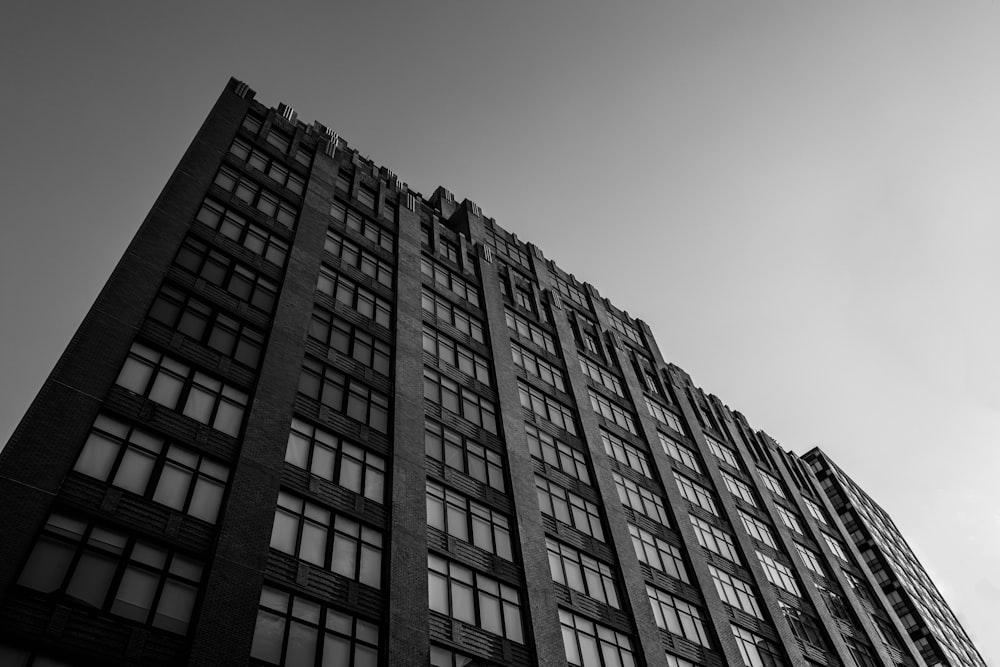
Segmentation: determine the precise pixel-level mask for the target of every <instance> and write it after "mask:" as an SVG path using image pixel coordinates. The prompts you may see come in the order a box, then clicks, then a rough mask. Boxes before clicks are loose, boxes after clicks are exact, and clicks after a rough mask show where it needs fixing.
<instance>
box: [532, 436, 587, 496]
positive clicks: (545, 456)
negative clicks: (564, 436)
mask: <svg viewBox="0 0 1000 667" xmlns="http://www.w3.org/2000/svg"><path fill="white" fill-rule="evenodd" d="M524 430H525V434H526V435H527V438H528V451H529V452H530V453H531V455H532V456H533V457H535V458H536V459H538V460H539V461H543V462H544V463H547V464H548V465H550V466H553V467H555V468H558V469H559V470H561V471H563V472H564V473H566V474H567V475H569V476H570V477H575V478H576V479H578V480H580V481H581V482H583V483H584V484H590V473H589V472H588V470H587V457H586V455H584V453H583V452H581V451H579V450H577V449H574V448H573V447H570V446H569V445H567V444H566V443H565V442H562V441H560V440H556V439H555V438H553V437H552V436H551V435H549V434H548V433H546V432H545V431H541V430H539V429H538V428H537V427H536V426H535V425H534V424H525V425H524Z"/></svg>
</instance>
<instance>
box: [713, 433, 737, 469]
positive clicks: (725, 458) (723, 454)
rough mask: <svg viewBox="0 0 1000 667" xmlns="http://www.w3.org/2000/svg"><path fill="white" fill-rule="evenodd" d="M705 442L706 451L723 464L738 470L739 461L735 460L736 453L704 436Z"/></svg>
mask: <svg viewBox="0 0 1000 667" xmlns="http://www.w3.org/2000/svg"><path fill="white" fill-rule="evenodd" d="M705 442H707V443H708V451H710V452H712V456H714V457H715V458H717V459H719V460H720V461H722V462H724V463H728V464H729V465H731V466H733V467H734V468H736V469H737V470H739V469H740V464H739V461H737V460H736V452H734V451H733V450H732V449H730V448H729V447H726V446H725V445H723V444H722V443H721V442H719V441H718V440H716V439H715V438H712V437H709V436H707V435H706V436H705Z"/></svg>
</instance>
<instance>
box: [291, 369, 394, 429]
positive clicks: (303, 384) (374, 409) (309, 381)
mask: <svg viewBox="0 0 1000 667" xmlns="http://www.w3.org/2000/svg"><path fill="white" fill-rule="evenodd" d="M299 393H301V394H302V395H304V396H308V397H309V398H311V399H313V400H316V401H319V402H320V403H321V404H322V405H325V406H326V407H328V408H330V409H331V410H333V411H334V412H339V413H341V414H344V415H346V416H348V417H350V418H351V419H354V420H356V421H359V422H361V423H362V424H367V425H368V426H370V427H371V428H373V429H374V430H376V431H378V432H379V433H388V432H389V397H388V396H386V395H385V394H383V393H381V392H378V391H375V390H374V389H372V388H371V387H369V386H368V385H366V384H364V383H363V382H361V381H359V380H355V379H354V378H349V377H347V376H346V375H344V374H343V373H341V372H339V371H336V370H334V369H333V368H330V367H328V366H324V365H323V364H322V363H320V362H319V361H316V360H314V359H311V358H309V357H306V358H305V360H303V362H302V374H301V375H300V376H299Z"/></svg>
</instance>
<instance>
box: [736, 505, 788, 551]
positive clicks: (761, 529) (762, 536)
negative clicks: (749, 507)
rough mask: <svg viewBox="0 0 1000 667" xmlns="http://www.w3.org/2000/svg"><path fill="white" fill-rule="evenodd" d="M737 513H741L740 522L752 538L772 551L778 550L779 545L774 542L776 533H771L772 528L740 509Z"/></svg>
mask: <svg viewBox="0 0 1000 667" xmlns="http://www.w3.org/2000/svg"><path fill="white" fill-rule="evenodd" d="M736 511H737V512H739V515H740V520H741V521H742V522H743V527H744V528H746V530H747V533H748V534H749V535H750V537H752V538H754V539H755V540H757V541H758V542H762V543H763V544H766V545H767V546H769V547H771V548H772V549H777V548H778V543H777V542H776V541H775V540H774V533H773V532H771V528H770V527H769V526H768V525H767V524H765V523H764V522H763V521H760V520H758V519H757V518H756V517H753V516H750V515H749V514H747V513H746V512H744V511H743V510H740V509H738V510H736Z"/></svg>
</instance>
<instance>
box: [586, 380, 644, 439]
mask: <svg viewBox="0 0 1000 667" xmlns="http://www.w3.org/2000/svg"><path fill="white" fill-rule="evenodd" d="M587 393H588V394H590V405H591V407H592V408H593V409H594V412H596V413H597V414H599V415H601V416H602V417H604V418H605V419H607V420H608V421H611V422H614V423H615V424H617V425H618V426H620V427H622V428H623V429H625V430H626V431H628V432H629V433H631V434H632V435H638V434H639V431H638V429H637V428H636V426H635V419H634V418H633V417H632V415H631V414H629V412H628V410H626V409H625V408H623V407H621V406H620V405H618V404H617V403H614V402H612V401H610V400H608V399H607V398H605V397H603V396H601V395H600V394H598V393H597V392H595V391H594V390H593V389H588V390H587Z"/></svg>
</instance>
